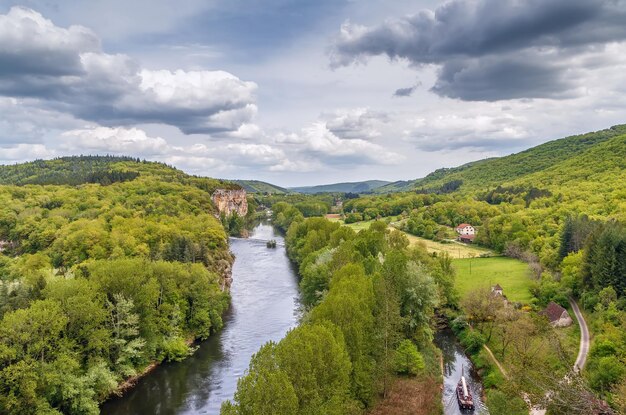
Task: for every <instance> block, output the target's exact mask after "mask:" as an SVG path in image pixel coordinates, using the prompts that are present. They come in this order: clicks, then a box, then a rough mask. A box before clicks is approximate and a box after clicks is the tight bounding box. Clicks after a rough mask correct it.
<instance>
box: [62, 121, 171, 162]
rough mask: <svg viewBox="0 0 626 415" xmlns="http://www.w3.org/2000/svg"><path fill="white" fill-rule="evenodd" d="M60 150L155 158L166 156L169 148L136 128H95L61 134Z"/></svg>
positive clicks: (165, 143)
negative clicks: (139, 155) (156, 156)
mask: <svg viewBox="0 0 626 415" xmlns="http://www.w3.org/2000/svg"><path fill="white" fill-rule="evenodd" d="M62 137H63V138H64V142H63V145H62V148H63V149H65V150H69V151H77V150H79V151H87V152H96V153H98V152H99V153H102V152H106V153H115V154H122V155H137V154H141V155H142V156H155V155H163V154H167V153H168V151H169V146H168V144H167V142H166V141H165V140H164V139H163V138H161V137H149V136H148V135H147V134H146V132H145V131H143V130H140V129H138V128H129V129H127V128H123V127H116V128H109V127H95V128H85V129H79V130H71V131H67V132H65V133H63V134H62Z"/></svg>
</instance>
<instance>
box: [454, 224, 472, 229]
mask: <svg viewBox="0 0 626 415" xmlns="http://www.w3.org/2000/svg"><path fill="white" fill-rule="evenodd" d="M467 226H472V225H470V224H469V223H462V224H460V225H459V226H457V227H456V228H455V229H463V228H465V227H467Z"/></svg>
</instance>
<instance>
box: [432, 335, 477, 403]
mask: <svg viewBox="0 0 626 415" xmlns="http://www.w3.org/2000/svg"><path fill="white" fill-rule="evenodd" d="M435 343H436V344H437V347H439V348H440V349H441V351H442V353H443V372H444V379H443V406H444V413H445V415H461V414H466V413H467V412H461V410H460V409H459V405H458V404H457V400H456V385H457V383H458V382H459V379H460V378H461V372H463V373H464V374H465V379H466V380H467V382H468V388H469V389H470V391H471V393H472V396H473V398H474V406H475V407H476V409H475V411H474V414H478V415H488V414H489V411H488V410H487V407H486V406H485V404H484V403H483V401H482V395H483V387H482V384H481V383H480V379H479V378H478V376H477V374H476V372H475V371H474V366H473V365H472V362H471V361H470V360H469V358H468V357H467V356H466V355H465V353H464V351H463V348H462V347H461V345H460V344H459V343H458V342H457V340H456V337H455V336H454V333H452V331H451V330H441V331H439V332H438V333H437V334H436V336H435Z"/></svg>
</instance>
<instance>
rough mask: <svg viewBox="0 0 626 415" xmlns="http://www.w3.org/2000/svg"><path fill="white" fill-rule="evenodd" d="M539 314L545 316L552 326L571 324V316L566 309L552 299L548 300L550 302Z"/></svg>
mask: <svg viewBox="0 0 626 415" xmlns="http://www.w3.org/2000/svg"><path fill="white" fill-rule="evenodd" d="M539 314H541V315H543V316H546V317H547V318H548V321H550V324H552V325H553V326H554V327H567V326H569V325H571V324H572V318H571V317H570V316H569V313H568V312H567V310H566V309H564V308H563V307H561V306H560V305H559V304H557V303H555V302H554V301H550V304H548V306H547V307H546V308H545V309H544V310H543V311H540V312H539Z"/></svg>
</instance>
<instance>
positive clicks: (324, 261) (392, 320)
mask: <svg viewBox="0 0 626 415" xmlns="http://www.w3.org/2000/svg"><path fill="white" fill-rule="evenodd" d="M277 205H278V206H277ZM290 212H293V211H292V210H291V208H290V207H289V206H285V205H280V204H275V205H274V214H275V215H276V217H278V216H279V215H280V218H281V219H285V220H286V221H287V222H289V223H290V225H289V230H288V232H287V237H286V243H287V248H288V253H289V256H290V258H292V260H293V261H294V262H295V263H296V264H298V266H299V271H300V274H301V276H302V281H301V289H302V293H303V302H304V305H305V307H306V308H307V314H306V317H305V318H304V322H303V324H302V325H301V326H299V327H297V328H296V329H294V330H292V331H291V332H290V333H289V334H288V335H287V336H286V337H285V338H284V339H283V340H281V341H280V342H279V343H278V344H275V345H274V344H272V343H270V344H268V345H266V346H264V348H263V349H261V351H260V352H259V354H257V356H256V357H255V359H253V361H252V363H251V365H250V368H249V371H248V373H247V375H246V376H244V377H243V378H242V379H241V380H240V381H239V385H238V390H237V393H236V394H235V399H234V402H233V403H227V404H225V405H224V406H223V408H222V413H224V414H246V413H251V412H249V411H250V409H249V408H254V407H258V408H261V407H262V406H264V405H265V406H270V407H279V406H280V407H289V408H292V407H293V406H290V405H293V399H292V395H291V390H293V391H294V393H295V396H296V398H297V400H298V403H299V404H298V409H297V410H296V411H293V412H289V413H294V414H309V413H310V414H313V413H325V414H335V413H336V414H346V413H359V412H360V411H361V408H363V407H368V406H370V405H371V404H372V403H373V402H374V400H375V397H376V396H377V395H378V394H379V393H380V394H382V395H384V394H385V392H386V390H387V388H388V385H389V382H388V377H389V376H390V374H392V373H402V374H409V375H415V374H418V373H420V374H421V373H423V371H425V370H428V369H429V368H425V366H426V364H425V359H424V358H423V356H422V352H426V353H429V354H431V355H432V354H433V352H432V348H433V346H432V343H431V339H432V338H431V334H432V330H431V328H430V325H431V324H432V316H433V313H434V307H435V306H439V305H448V304H449V299H450V300H454V299H455V298H456V297H455V295H454V294H453V293H451V292H450V281H451V280H452V278H453V273H452V270H451V268H450V267H448V266H447V265H446V261H445V258H443V259H441V260H438V259H434V258H432V257H431V256H429V255H428V254H426V253H425V252H424V251H421V250H419V249H417V250H410V249H408V241H407V240H406V237H404V236H403V235H401V234H400V233H399V232H398V231H394V232H389V230H388V229H387V225H386V224H385V223H384V222H374V223H373V224H372V225H371V227H370V228H369V229H368V230H363V231H360V232H359V233H355V232H354V231H353V230H351V229H349V228H347V227H341V226H339V224H338V223H334V222H330V221H328V220H326V219H323V218H309V219H303V218H302V216H301V215H298V214H295V213H290ZM298 212H299V211H298ZM285 213H287V214H285ZM287 218H291V221H289V220H287ZM287 222H284V223H285V224H286V223H287ZM448 265H449V264H448ZM448 296H449V298H448ZM324 339H325V340H324ZM319 342H324V344H323V345H320V344H319ZM418 347H419V350H418ZM437 368H438V366H436V365H434V368H433V367H431V368H430V369H429V370H435V371H436V370H438V369H437ZM329 371H332V373H328V372H329ZM329 376H330V378H329ZM277 385H281V387H284V388H285V390H286V391H287V395H286V396H276V397H273V398H271V392H270V391H271V390H272V388H275V387H276V388H277V387H278V386H277ZM259 410H261V409H259Z"/></svg>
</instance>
